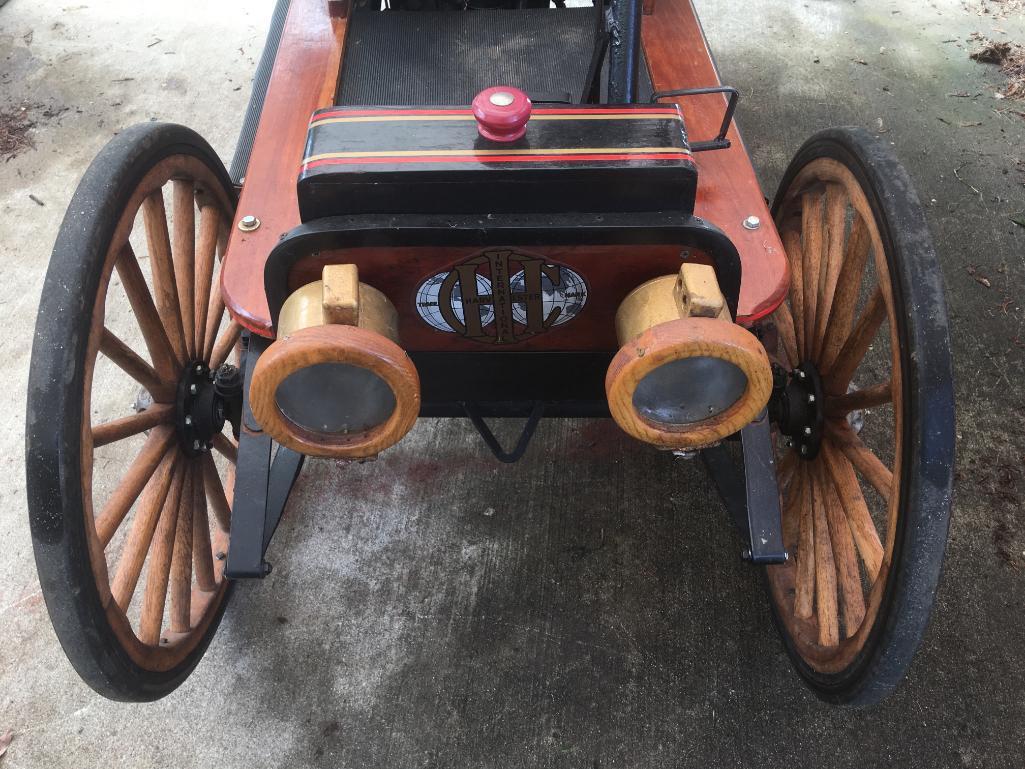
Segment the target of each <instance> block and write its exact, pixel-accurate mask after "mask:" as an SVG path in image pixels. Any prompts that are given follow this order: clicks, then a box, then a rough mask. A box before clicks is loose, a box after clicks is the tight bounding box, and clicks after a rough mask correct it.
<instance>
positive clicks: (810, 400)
mask: <svg viewBox="0 0 1025 769" xmlns="http://www.w3.org/2000/svg"><path fill="white" fill-rule="evenodd" d="M814 402H815V396H814V395H812V394H811V393H809V394H808V403H814Z"/></svg>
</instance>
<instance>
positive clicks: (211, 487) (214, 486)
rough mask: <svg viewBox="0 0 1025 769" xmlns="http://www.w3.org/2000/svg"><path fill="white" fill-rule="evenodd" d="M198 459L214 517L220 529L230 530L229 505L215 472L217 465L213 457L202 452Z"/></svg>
mask: <svg viewBox="0 0 1025 769" xmlns="http://www.w3.org/2000/svg"><path fill="white" fill-rule="evenodd" d="M200 461H201V462H202V464H203V479H204V481H205V484H206V495H207V499H209V500H210V507H211V508H213V511H214V518H216V519H217V525H218V527H220V529H221V531H225V532H227V531H231V505H230V503H229V501H228V497H227V495H226V494H225V493H224V486H223V484H222V483H221V478H220V476H219V475H218V474H217V465H215V464H214V458H213V457H212V456H210V455H209V454H204V455H203V456H202V458H201V459H200Z"/></svg>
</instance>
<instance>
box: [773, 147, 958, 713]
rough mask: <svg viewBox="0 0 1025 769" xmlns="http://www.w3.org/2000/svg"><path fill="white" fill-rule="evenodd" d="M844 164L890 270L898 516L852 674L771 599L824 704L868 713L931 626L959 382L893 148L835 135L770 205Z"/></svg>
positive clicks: (929, 259)
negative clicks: (799, 180) (799, 181)
mask: <svg viewBox="0 0 1025 769" xmlns="http://www.w3.org/2000/svg"><path fill="white" fill-rule="evenodd" d="M819 158H830V159H833V160H835V161H838V162H840V163H842V164H843V165H845V166H846V167H847V168H848V169H849V170H850V171H851V172H852V173H853V174H854V176H855V177H856V178H857V180H858V181H859V183H860V184H861V186H862V188H863V189H864V191H865V194H866V197H867V198H868V201H869V203H870V205H871V207H872V211H873V213H874V214H875V217H876V220H877V222H878V226H879V231H880V235H881V236H882V239H883V245H884V250H885V251H886V259H887V263H888V265H889V271H890V277H891V284H892V286H893V293H894V300H895V302H894V307H895V313H896V315H897V324H896V325H897V327H898V328H897V332H898V338H899V340H900V347H901V350H900V352H901V367H902V373H903V390H904V392H903V408H904V431H903V432H904V434H903V458H902V462H903V468H904V470H903V471H902V474H901V476H902V477H901V484H900V500H901V513H900V516H899V526H898V528H897V535H896V538H895V542H894V551H893V565H892V567H891V569H890V572H889V575H888V578H887V584H886V588H885V592H884V595H883V599H882V603H881V605H880V607H879V613H878V615H877V616H876V620H875V625H874V627H873V629H872V631H871V632H870V633H869V636H868V638H867V640H866V642H865V645H864V646H863V647H862V649H861V651H860V652H859V653H858V654H857V655H856V657H855V658H854V659H853V660H852V662H851V664H850V665H848V667H847V668H846V669H844V670H842V671H840V672H838V673H835V674H828V675H827V674H822V673H820V672H818V671H816V670H814V669H813V668H812V667H811V666H809V665H808V663H807V662H806V661H805V660H804V659H803V658H802V657H801V656H800V654H799V653H798V652H797V650H796V649H795V647H794V644H793V642H792V640H791V638H790V637H789V635H788V633H787V630H786V628H785V625H784V623H783V621H782V619H781V618H780V617H779V616H778V614H777V607H776V604H775V602H774V601H773V600H772V599H771V597H770V604H771V605H772V608H773V618H774V620H775V623H776V626H777V629H778V630H779V631H780V634H781V635H782V637H783V641H784V643H785V645H786V647H787V652H788V653H789V655H790V658H791V659H792V660H793V663H794V665H795V667H796V668H797V671H798V672H799V673H800V675H801V677H802V678H803V679H804V680H805V682H807V684H808V686H810V687H811V689H812V690H813V691H814V692H815V694H816V695H818V696H819V697H820V698H821V699H823V700H825V701H828V702H831V703H837V704H845V705H854V706H866V705H872V704H875V703H877V702H879V701H880V700H881V699H883V698H884V697H886V696H887V695H888V694H890V693H891V692H892V691H893V690H894V689H895V688H896V687H897V686H898V684H900V682H901V681H902V680H903V679H904V677H905V675H906V674H907V670H908V668H909V666H910V665H911V661H912V658H913V657H914V655H915V652H916V651H917V650H918V647H919V645H920V644H921V641H922V636H923V634H924V633H925V629H926V626H927V625H928V622H929V616H930V614H931V612H932V606H933V602H934V599H935V595H936V588H937V585H938V582H939V579H940V573H941V571H942V565H943V556H944V551H945V549H946V543H947V532H948V528H949V524H950V506H951V501H952V491H953V480H954V439H955V425H954V381H953V368H952V364H951V357H950V336H949V332H948V329H947V308H946V300H945V299H944V289H943V277H942V274H941V272H940V265H939V261H938V260H937V258H936V253H935V251H934V249H933V245H932V239H931V237H930V235H929V228H928V226H927V224H926V221H925V215H924V212H923V210H922V206H921V203H920V202H919V200H918V196H917V194H916V193H915V190H914V188H913V186H912V183H911V178H910V177H909V176H908V174H907V172H906V171H905V170H904V168H903V167H902V166H901V165H900V163H899V162H898V161H897V159H896V157H895V156H894V154H893V152H892V151H891V150H890V148H889V147H888V146H886V145H884V144H883V143H881V142H879V141H878V140H877V139H876V138H875V137H873V136H872V135H871V134H869V133H868V132H867V131H865V130H863V129H859V128H833V129H829V130H825V131H821V132H819V133H817V134H815V135H814V136H812V137H811V138H810V139H809V140H808V141H807V142H805V144H804V145H803V146H802V147H801V149H800V150H798V152H797V154H796V155H795V156H794V159H793V160H792V161H791V162H790V165H789V166H788V168H787V170H786V173H784V175H783V179H782V181H781V182H780V185H779V189H778V191H777V194H776V198H775V200H774V202H773V207H772V212H773V216H775V215H776V214H777V211H778V209H779V206H780V204H781V200H782V198H783V195H784V193H785V192H786V190H787V189H788V187H789V186H790V184H791V182H792V181H793V179H794V177H795V176H796V175H797V174H798V172H799V171H800V170H801V169H802V168H803V167H804V166H805V165H807V164H808V163H810V162H811V161H813V160H816V159H819Z"/></svg>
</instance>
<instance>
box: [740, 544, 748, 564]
mask: <svg viewBox="0 0 1025 769" xmlns="http://www.w3.org/2000/svg"><path fill="white" fill-rule="evenodd" d="M740 558H741V560H743V561H750V560H751V549H750V548H747V547H745V548H744V549H743V550H741V551H740Z"/></svg>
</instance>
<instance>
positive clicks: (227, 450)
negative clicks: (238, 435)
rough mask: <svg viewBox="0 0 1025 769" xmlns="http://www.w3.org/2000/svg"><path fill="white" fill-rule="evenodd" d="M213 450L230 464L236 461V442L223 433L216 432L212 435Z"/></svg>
mask: <svg viewBox="0 0 1025 769" xmlns="http://www.w3.org/2000/svg"><path fill="white" fill-rule="evenodd" d="M213 443H214V450H215V451H217V452H218V453H219V454H220V455H221V456H222V457H224V458H225V459H227V460H228V461H229V462H231V463H232V464H235V463H236V462H237V461H238V444H236V443H235V441H233V440H232V439H231V438H229V437H228V436H227V435H225V434H224V433H217V434H216V435H215V436H214V437H213Z"/></svg>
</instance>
